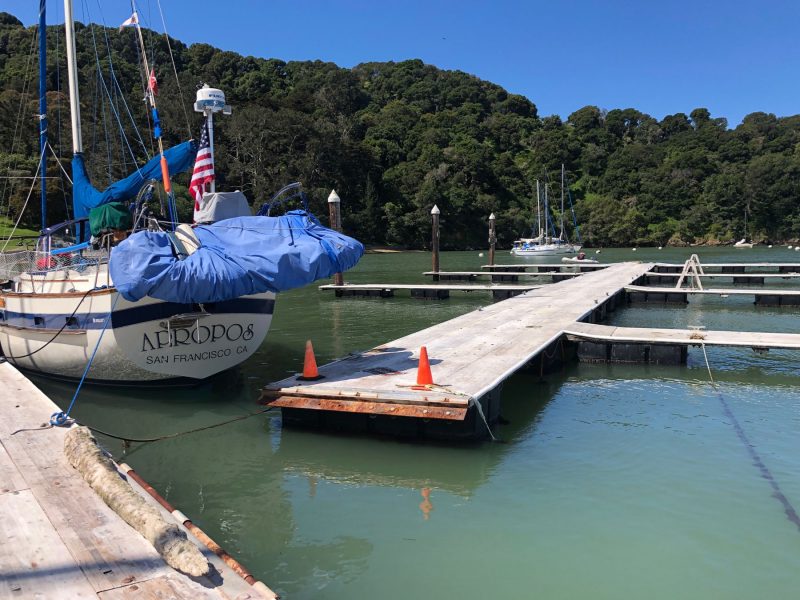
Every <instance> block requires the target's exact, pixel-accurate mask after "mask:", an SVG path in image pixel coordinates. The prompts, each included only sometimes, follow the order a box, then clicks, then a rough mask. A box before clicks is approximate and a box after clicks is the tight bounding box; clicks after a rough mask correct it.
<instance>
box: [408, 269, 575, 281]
mask: <svg viewBox="0 0 800 600" xmlns="http://www.w3.org/2000/svg"><path fill="white" fill-rule="evenodd" d="M581 274H582V273H581V272H575V271H572V272H569V273H565V272H563V271H546V272H542V273H526V272H521V273H514V272H513V271H426V272H425V273H423V275H425V276H426V277H432V278H433V280H434V281H475V280H476V279H478V278H479V277H491V278H492V282H503V281H519V279H520V278H523V279H539V278H541V277H547V278H548V279H550V281H552V282H553V283H556V282H559V281H564V280H565V279H571V278H572V277H577V276H578V275H581Z"/></svg>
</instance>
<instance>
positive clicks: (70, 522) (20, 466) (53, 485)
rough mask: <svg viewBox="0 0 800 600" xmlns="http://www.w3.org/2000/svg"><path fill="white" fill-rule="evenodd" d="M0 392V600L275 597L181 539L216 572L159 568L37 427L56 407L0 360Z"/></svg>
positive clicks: (56, 439) (50, 433)
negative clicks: (194, 575) (191, 574)
mask: <svg viewBox="0 0 800 600" xmlns="http://www.w3.org/2000/svg"><path fill="white" fill-rule="evenodd" d="M0 386H2V388H3V394H0V414H2V418H0V540H2V543H1V544H0V599H6V598H8V599H19V598H101V599H103V600H113V599H122V598H138V599H156V598H187V599H189V598H191V599H211V598H213V599H217V600H219V599H222V598H225V599H231V598H251V599H255V598H262V597H272V598H274V597H275V596H274V595H273V596H262V594H261V593H259V592H258V591H256V589H255V588H254V587H252V586H251V585H249V584H248V583H247V582H245V581H244V580H243V579H241V578H240V577H239V576H238V575H236V574H235V573H234V572H233V571H232V570H231V569H230V568H229V567H228V566H227V565H226V564H225V563H223V562H222V560H220V559H219V558H218V557H217V556H216V555H215V554H213V553H212V552H211V551H210V550H208V549H207V548H206V547H205V546H203V545H202V544H201V543H200V542H199V541H197V540H196V539H195V538H194V537H193V536H192V535H191V533H188V537H189V539H190V540H191V541H193V542H194V543H195V544H196V545H197V546H198V547H199V548H200V550H201V552H203V554H204V555H205V556H206V558H207V559H208V560H209V562H210V563H211V564H212V565H213V567H214V569H216V573H214V569H212V573H211V574H210V575H209V576H208V577H198V578H191V577H188V576H186V575H183V574H181V573H179V572H177V571H175V570H173V569H172V568H171V567H169V566H168V565H167V564H166V563H165V562H164V560H163V559H162V558H161V556H159V554H158V552H156V550H155V549H154V548H153V546H151V545H150V543H149V542H147V541H146V540H145V539H144V538H143V537H142V536H141V535H140V534H139V533H138V532H137V531H135V530H134V529H132V528H131V527H130V526H129V525H128V524H127V523H125V522H124V521H123V520H122V518H121V517H119V516H118V515H117V514H116V513H115V512H114V511H113V510H111V509H110V508H109V507H108V506H107V505H106V504H105V503H104V502H103V501H102V500H101V499H100V497H99V496H97V495H96V494H95V492H94V491H93V490H92V489H91V488H90V487H89V485H88V484H87V483H86V482H85V481H84V480H83V478H82V477H81V476H80V474H79V473H78V472H77V471H75V470H74V469H73V468H72V466H71V465H70V464H69V463H68V462H67V459H66V457H65V456H64V452H63V448H64V436H65V435H66V433H67V430H66V429H64V428H59V427H55V428H48V427H47V426H46V423H47V420H48V418H49V416H50V415H51V414H52V413H54V412H58V411H59V410H60V409H59V408H58V406H56V405H55V404H54V403H53V402H52V401H51V400H50V399H49V398H47V396H45V395H44V394H43V393H42V392H41V391H40V390H39V389H38V388H37V387H36V386H34V385H33V384H32V383H31V382H30V381H28V379H27V378H25V377H24V376H23V375H22V374H20V373H19V372H18V371H17V370H16V369H15V368H14V367H12V366H11V365H10V364H8V363H7V362H3V363H1V364H0ZM128 481H129V482H130V483H131V487H132V488H133V489H134V490H136V491H137V493H139V494H140V495H141V496H142V497H143V498H144V499H145V500H146V501H147V502H148V503H150V504H151V505H152V506H155V507H156V508H158V509H160V511H161V512H162V515H166V516H165V518H170V517H169V513H167V512H166V511H165V510H164V509H163V508H161V507H160V506H159V505H158V504H156V503H155V500H153V499H152V497H151V496H150V495H148V494H147V493H146V492H145V491H144V490H143V489H142V488H141V487H140V486H139V485H138V484H136V483H135V482H134V481H133V480H132V479H130V478H128ZM179 526H181V527H182V525H180V524H179ZM182 528H183V527H182ZM183 529H184V531H186V529H185V528H183Z"/></svg>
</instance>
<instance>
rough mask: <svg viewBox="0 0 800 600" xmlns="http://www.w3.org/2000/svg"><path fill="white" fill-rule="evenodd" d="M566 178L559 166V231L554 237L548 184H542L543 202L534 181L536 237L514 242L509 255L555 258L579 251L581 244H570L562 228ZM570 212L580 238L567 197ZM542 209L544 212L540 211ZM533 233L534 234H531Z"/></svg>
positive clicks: (537, 183) (562, 168)
mask: <svg viewBox="0 0 800 600" xmlns="http://www.w3.org/2000/svg"><path fill="white" fill-rule="evenodd" d="M565 180H566V176H565V174H564V165H561V229H560V232H559V234H558V235H557V236H556V235H555V225H554V223H553V219H552V218H551V215H550V202H549V198H548V192H547V188H548V184H547V183H545V184H544V198H543V199H544V202H542V197H541V195H540V186H539V180H538V179H537V180H536V220H537V223H538V235H535V236H534V237H529V238H520V239H518V240H516V241H514V243H513V245H512V246H511V254H512V255H514V256H557V255H559V254H576V253H577V252H578V251H579V250H580V249H581V244H580V243H577V244H574V243H571V242H570V241H569V239H568V238H567V234H566V229H565V227H564V213H565V211H564V200H565V194H564V192H565V190H566V189H567V186H566V182H565ZM569 203H570V210H572V217H573V222H574V223H575V233H576V235H578V237H579V238H580V231H579V229H578V224H577V222H575V211H574V210H573V209H572V196H571V195H569ZM542 209H544V210H542ZM533 233H535V232H533Z"/></svg>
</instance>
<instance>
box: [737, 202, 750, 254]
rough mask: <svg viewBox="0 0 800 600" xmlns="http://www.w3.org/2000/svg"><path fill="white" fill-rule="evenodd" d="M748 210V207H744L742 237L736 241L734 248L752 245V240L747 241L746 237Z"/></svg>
mask: <svg viewBox="0 0 800 600" xmlns="http://www.w3.org/2000/svg"><path fill="white" fill-rule="evenodd" d="M748 212H750V210H749V208H745V210H744V237H743V238H742V239H740V240H739V241H738V242H736V243H735V244H734V245H733V247H734V248H752V247H753V246H754V244H753V242H748V241H747V240H748V238H747V213H748Z"/></svg>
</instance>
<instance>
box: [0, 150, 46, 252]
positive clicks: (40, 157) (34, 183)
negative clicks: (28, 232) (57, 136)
mask: <svg viewBox="0 0 800 600" xmlns="http://www.w3.org/2000/svg"><path fill="white" fill-rule="evenodd" d="M46 150H47V148H46V147H45V148H42V151H41V153H40V154H39V163H38V164H37V166H36V173H35V174H34V176H33V181H32V182H31V189H30V190H28V197H27V198H25V204H23V205H22V210H21V211H19V216H18V217H17V221H16V222H15V223H14V227H13V228H12V229H11V232H10V233H9V234H8V237H7V238H6V243H5V244H3V247H2V248H1V249H0V252H5V249H6V247H7V246H8V243H9V242H10V241H11V238H12V236H13V235H14V232H15V231H16V230H17V227H18V226H19V222H20V221H21V220H22V215H24V214H25V209H26V208H28V200H30V199H31V194H33V189H34V188H35V187H36V176H37V175H38V174H39V169H40V167H41V166H42V156H43V155H44V152H45V151H46Z"/></svg>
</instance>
